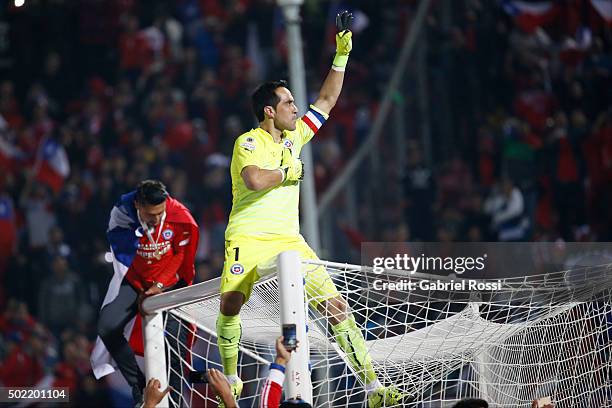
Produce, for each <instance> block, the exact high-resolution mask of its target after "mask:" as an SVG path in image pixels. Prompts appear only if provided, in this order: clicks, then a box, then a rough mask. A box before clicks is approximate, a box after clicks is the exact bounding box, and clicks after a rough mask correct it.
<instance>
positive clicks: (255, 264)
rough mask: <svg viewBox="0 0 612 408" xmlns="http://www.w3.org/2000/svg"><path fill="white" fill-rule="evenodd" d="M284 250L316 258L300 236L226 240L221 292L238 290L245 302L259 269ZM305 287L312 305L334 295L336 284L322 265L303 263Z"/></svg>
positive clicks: (307, 257) (267, 265) (257, 276)
mask: <svg viewBox="0 0 612 408" xmlns="http://www.w3.org/2000/svg"><path fill="white" fill-rule="evenodd" d="M283 251H297V252H298V253H299V254H300V258H301V259H302V260H304V259H317V260H318V259H319V258H318V257H317V255H316V254H315V253H314V251H313V250H312V249H311V248H310V247H309V246H308V244H307V243H306V241H304V238H303V237H302V236H301V235H297V236H248V237H246V236H237V237H235V238H234V239H232V240H231V241H225V263H224V264H223V273H222V275H221V293H222V294H223V293H225V292H241V293H242V294H243V295H244V296H245V303H246V301H247V300H248V299H249V297H250V296H251V291H252V289H253V285H254V284H255V282H257V281H258V280H259V278H260V275H263V274H264V273H263V272H262V273H261V274H260V273H258V269H259V270H260V271H264V270H265V271H268V270H270V267H269V266H270V265H271V264H272V263H273V262H275V259H276V256H277V255H278V254H279V253H281V252H283ZM302 273H303V275H304V277H305V279H306V285H305V290H306V294H307V295H308V300H309V302H310V304H311V306H313V307H317V306H318V305H319V304H320V303H322V302H324V301H326V300H328V299H331V298H334V297H337V296H339V295H340V294H339V293H338V290H337V289H336V285H334V282H333V281H332V279H331V277H330V276H329V274H328V273H327V270H326V269H325V267H323V266H315V265H302Z"/></svg>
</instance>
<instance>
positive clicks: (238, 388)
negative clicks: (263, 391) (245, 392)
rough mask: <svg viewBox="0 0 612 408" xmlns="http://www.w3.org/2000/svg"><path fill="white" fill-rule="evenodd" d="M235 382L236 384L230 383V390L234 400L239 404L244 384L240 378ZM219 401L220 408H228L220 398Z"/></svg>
mask: <svg viewBox="0 0 612 408" xmlns="http://www.w3.org/2000/svg"><path fill="white" fill-rule="evenodd" d="M234 381H235V382H231V383H230V388H231V389H232V396H233V397H234V400H235V401H236V402H238V398H240V394H242V386H243V383H242V380H241V379H240V378H236V379H235V380H234ZM217 401H219V408H226V407H225V404H224V403H223V401H221V398H219V397H218V396H217Z"/></svg>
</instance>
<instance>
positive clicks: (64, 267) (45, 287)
mask: <svg viewBox="0 0 612 408" xmlns="http://www.w3.org/2000/svg"><path fill="white" fill-rule="evenodd" d="M38 309H39V315H40V320H41V322H42V323H43V324H45V325H47V326H48V327H49V329H50V330H51V332H52V333H53V334H54V335H55V336H56V337H59V335H60V333H61V332H62V331H63V330H64V329H65V328H68V327H72V326H74V324H75V322H76V321H79V320H82V319H87V317H88V314H90V313H91V308H90V306H89V305H87V304H86V303H85V302H84V293H83V282H81V280H80V279H79V277H78V276H77V275H75V274H74V273H73V272H71V271H70V269H69V266H68V261H67V260H66V258H64V257H63V256H61V255H56V256H55V257H53V258H52V259H51V276H49V277H48V278H47V279H45V280H44V281H43V283H42V285H41V287H40V290H39V293H38ZM67 316H71V318H70V319H68V318H67Z"/></svg>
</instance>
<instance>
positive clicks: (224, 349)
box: [217, 313, 242, 376]
mask: <svg viewBox="0 0 612 408" xmlns="http://www.w3.org/2000/svg"><path fill="white" fill-rule="evenodd" d="M241 337H242V321H241V320H240V315H236V316H225V315H224V314H222V313H219V317H217V345H218V346H219V353H220V354H221V362H222V363H223V372H224V373H225V375H226V376H227V375H236V374H237V373H238V343H239V342H240V338H241Z"/></svg>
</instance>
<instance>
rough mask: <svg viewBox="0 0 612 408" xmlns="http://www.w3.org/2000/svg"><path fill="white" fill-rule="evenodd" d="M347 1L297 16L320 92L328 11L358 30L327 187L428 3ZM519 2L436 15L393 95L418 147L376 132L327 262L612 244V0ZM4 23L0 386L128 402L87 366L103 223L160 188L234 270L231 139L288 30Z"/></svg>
mask: <svg viewBox="0 0 612 408" xmlns="http://www.w3.org/2000/svg"><path fill="white" fill-rule="evenodd" d="M345 3H347V4H346V5H343V4H341V3H340V2H337V1H322V0H321V1H317V0H307V1H306V2H305V4H304V6H303V10H302V14H303V27H304V29H303V30H302V34H303V36H304V42H305V49H304V53H305V62H306V67H307V83H308V89H309V91H310V92H311V93H312V92H316V90H318V89H319V86H320V84H321V81H322V80H323V78H324V75H325V74H326V72H327V70H328V69H329V66H330V63H331V56H332V54H333V49H334V41H333V34H334V25H333V18H334V16H335V14H336V10H337V9H338V8H340V7H346V6H348V7H349V8H352V9H353V12H354V13H355V14H356V17H357V18H356V21H355V27H354V31H355V37H354V38H355V40H354V49H353V52H352V54H351V60H350V62H349V67H348V70H347V77H346V81H345V86H344V89H343V93H342V96H341V98H340V101H339V103H338V105H337V106H336V108H335V109H334V111H333V113H332V115H331V118H330V120H329V121H328V122H327V124H326V125H325V127H324V128H323V129H322V130H321V132H320V134H319V135H318V136H317V139H316V140H315V142H314V143H313V151H314V157H315V167H314V169H312V170H311V171H313V172H314V175H315V181H316V187H317V191H318V192H319V193H323V192H325V190H326V189H327V188H328V187H329V185H330V183H331V182H332V181H333V180H334V178H335V177H336V176H337V175H338V174H340V173H341V171H342V169H343V166H344V165H345V164H346V162H347V161H348V160H350V159H351V156H352V155H353V154H354V153H355V152H356V151H357V150H358V149H359V147H360V145H361V143H362V142H363V141H364V139H365V138H366V137H367V135H368V133H369V131H370V130H371V126H372V122H373V120H374V118H375V117H376V114H377V112H378V108H379V107H380V100H381V96H382V94H383V91H384V89H385V87H386V85H387V83H388V81H389V77H390V73H391V72H392V70H393V66H394V64H395V63H396V61H397V56H398V53H399V49H400V47H401V46H402V38H403V36H404V33H405V32H406V30H408V29H409V28H410V24H411V21H412V19H413V17H414V14H415V10H416V6H417V5H418V2H417V1H412V0H385V1H377V2H372V1H367V0H361V1H350V2H345ZM4 4H6V5H4ZM521 4H522V3H521ZM519 6H520V4H517V2H513V1H484V0H480V1H479V0H453V1H443V0H438V1H434V2H433V6H432V7H431V8H430V10H429V12H428V16H427V19H426V24H425V28H424V30H423V33H422V34H421V40H422V41H421V48H420V49H422V50H423V53H422V54H421V56H422V58H421V60H422V61H423V64H424V65H423V66H422V67H421V70H422V72H426V73H427V77H426V81H425V87H424V91H425V92H426V95H428V98H427V101H426V103H423V100H422V98H421V94H422V92H420V93H417V92H415V91H414V89H416V84H415V83H414V81H413V80H412V79H411V78H412V74H413V73H414V72H416V70H418V69H419V68H418V67H417V66H416V65H417V64H416V63H412V62H411V63H410V64H409V68H408V69H407V71H406V73H405V80H404V81H403V85H402V88H401V92H397V93H396V95H395V97H394V104H395V105H396V107H397V109H399V112H400V113H401V115H404V116H405V118H406V120H407V123H406V124H405V135H403V136H404V137H403V139H404V141H405V145H404V146H405V149H404V150H402V151H401V155H400V156H399V157H398V156H397V149H396V146H395V145H394V144H393V143H390V142H389V139H388V138H387V136H386V134H385V135H383V137H382V139H381V140H380V141H379V143H378V144H377V148H376V149H377V153H378V154H380V157H381V162H382V163H383V164H382V165H381V170H380V172H379V173H377V174H375V173H372V172H369V171H367V170H364V169H361V170H360V171H359V172H358V173H357V174H356V175H355V176H354V177H353V182H355V183H356V185H357V189H358V192H357V193H356V194H353V195H345V194H344V195H341V196H340V197H339V198H338V199H336V200H335V201H334V203H333V204H332V209H331V210H330V211H332V212H333V211H334V208H335V209H336V211H338V213H341V212H342V208H343V206H345V205H346V200H347V199H352V200H353V201H354V202H352V205H353V206H355V207H356V214H357V216H356V218H355V219H352V220H347V219H346V218H343V217H333V221H332V222H324V223H322V224H323V225H321V228H322V229H327V230H328V234H329V236H332V237H333V242H334V246H333V249H331V248H327V249H326V251H324V252H323V254H322V257H324V258H328V259H331V260H336V261H353V262H357V263H358V262H359V248H360V243H361V242H364V241H377V240H379V241H408V240H422V241H530V240H543V241H555V240H564V241H580V240H595V241H609V240H610V239H611V238H612V237H611V234H612V209H611V208H612V5H610V2H609V1H606V0H603V1H599V0H560V1H554V2H552V1H548V2H546V1H543V2H542V1H540V2H538V7H539V8H537V13H531V14H530V13H529V11H530V9H527V10H524V9H522V8H521V7H519ZM0 13H1V14H0V37H1V40H2V41H0V72H1V75H0V78H1V79H0V230H1V231H2V232H1V234H0V311H1V313H0V384H2V385H4V386H11V385H21V386H33V385H35V384H53V385H55V386H67V387H70V389H71V392H72V396H73V398H71V399H72V401H73V403H74V404H76V405H77V406H78V405H79V401H86V400H88V401H90V402H89V403H87V404H86V405H88V406H93V405H92V403H91V401H97V404H98V405H99V406H110V404H111V403H110V402H109V401H110V398H113V399H115V403H116V404H117V401H119V400H117V398H120V396H118V395H115V394H114V393H113V392H112V388H111V387H109V388H108V389H107V387H106V386H105V385H104V383H98V382H96V381H95V380H93V377H92V375H91V369H90V366H89V361H88V355H89V350H90V349H91V346H92V341H93V339H94V333H95V319H96V315H97V310H98V308H99V305H100V304H101V301H102V298H103V296H104V293H105V290H106V285H107V284H108V281H109V280H110V277H111V274H112V267H111V266H110V265H109V264H107V263H106V262H105V260H104V254H105V252H106V251H107V247H108V245H107V242H106V238H105V231H106V226H107V222H108V214H109V212H110V209H111V208H112V206H113V203H114V202H115V201H116V200H117V198H118V197H119V195H120V194H123V193H125V192H127V191H129V190H131V189H133V188H134V186H135V185H136V184H137V183H138V182H139V181H140V180H143V179H146V178H158V179H161V180H162V181H163V182H164V183H165V184H166V185H167V186H168V189H169V191H170V193H171V194H172V195H173V196H174V197H176V198H178V199H179V200H181V201H182V202H183V203H185V204H186V205H187V206H188V207H189V208H190V209H191V210H192V212H193V214H194V216H195V218H196V220H197V221H198V223H199V225H200V228H201V237H202V238H201V244H200V248H199V250H198V256H197V262H198V263H197V278H196V279H197V281H205V280H208V279H211V278H214V277H216V276H218V275H219V274H220V272H221V269H222V268H221V267H222V263H223V245H224V241H223V232H224V229H225V223H226V221H227V217H228V214H229V210H230V208H231V183H230V178H229V171H228V166H229V160H230V156H231V149H232V146H233V140H234V138H235V137H236V136H238V135H239V134H241V133H243V132H244V131H246V130H248V129H250V128H252V127H255V126H256V124H255V122H254V117H253V116H252V114H251V112H250V93H251V91H252V90H253V89H254V87H255V86H256V85H257V83H258V82H260V81H262V80H265V79H277V78H287V76H288V74H287V68H286V57H287V44H286V41H285V37H284V27H283V23H282V14H281V12H280V10H279V9H278V8H277V7H276V6H275V4H274V1H272V0H231V1H221V0H177V1H174V2H166V1H161V0H156V1H153V0H150V1H146V2H145V1H139V0H81V1H79V2H73V1H68V0H38V1H34V0H32V1H26V4H25V6H24V7H20V8H16V7H14V6H12V5H11V4H10V3H3V9H2V10H1V11H0ZM314 96H316V95H314V94H311V95H310V100H313V99H314ZM393 126H395V125H394V123H392V122H391V121H390V122H389V124H388V125H387V128H391V127H393ZM396 130H397V129H396ZM424 130H426V131H424ZM381 180H384V182H382V183H381ZM374 184H379V185H381V186H384V191H377V192H375V191H372V190H370V189H369V188H368V186H372V185H374ZM375 193H376V195H377V199H376V200H371V199H369V198H368V196H370V195H372V194H375ZM378 193H380V194H378ZM347 197H348V198H347ZM372 220H374V221H372Z"/></svg>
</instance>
